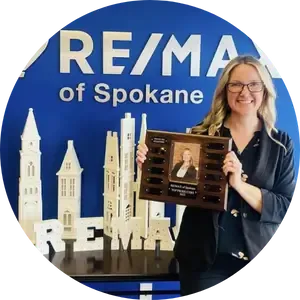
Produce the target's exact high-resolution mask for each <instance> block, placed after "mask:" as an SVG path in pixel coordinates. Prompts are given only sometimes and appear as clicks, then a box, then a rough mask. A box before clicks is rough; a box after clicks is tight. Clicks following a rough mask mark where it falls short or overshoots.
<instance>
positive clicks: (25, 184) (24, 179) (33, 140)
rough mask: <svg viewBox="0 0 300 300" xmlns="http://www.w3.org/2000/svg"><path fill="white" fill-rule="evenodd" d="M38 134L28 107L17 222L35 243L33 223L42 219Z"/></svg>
mask: <svg viewBox="0 0 300 300" xmlns="http://www.w3.org/2000/svg"><path fill="white" fill-rule="evenodd" d="M40 140H41V138H40V135H39V133H38V129H37V126H36V122H35V118H34V114H33V109H32V108H30V109H29V112H28V116H27V120H26V123H25V127H24V130H23V133H22V135H21V144H22V145H21V150H20V179H19V203H18V204H19V222H20V224H21V226H22V228H23V230H24V231H25V233H26V234H27V236H28V237H29V238H30V240H31V242H32V243H34V244H35V243H36V238H35V233H34V223H36V222H40V221H42V183H41V152H40Z"/></svg>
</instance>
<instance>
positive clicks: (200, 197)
mask: <svg viewBox="0 0 300 300" xmlns="http://www.w3.org/2000/svg"><path fill="white" fill-rule="evenodd" d="M145 144H146V145H147V147H148V149H149V151H148V154H147V159H146V160H145V162H144V163H143V167H142V178H141V186H140V195H139V197H140V199H145V200H153V201H161V202H170V203H175V204H183V205H187V206H198V207H202V208H206V209H211V210H219V211H223V210H226V209H227V193H228V183H227V178H226V177H225V175H224V173H223V171H222V166H223V161H224V158H225V156H226V154H227V153H228V151H230V150H231V145H232V140H231V138H226V137H215V136H207V135H198V134H186V133H173V132H164V131H153V130H148V131H147V133H146V140H145Z"/></svg>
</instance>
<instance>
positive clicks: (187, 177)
mask: <svg viewBox="0 0 300 300" xmlns="http://www.w3.org/2000/svg"><path fill="white" fill-rule="evenodd" d="M200 147H201V145H200V144H195V143H183V142H173V143H172V146H171V149H172V150H171V157H170V170H169V181H173V182H180V183H189V184H195V185H197V184H198V179H199V159H200Z"/></svg>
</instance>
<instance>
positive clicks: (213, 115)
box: [192, 55, 285, 148]
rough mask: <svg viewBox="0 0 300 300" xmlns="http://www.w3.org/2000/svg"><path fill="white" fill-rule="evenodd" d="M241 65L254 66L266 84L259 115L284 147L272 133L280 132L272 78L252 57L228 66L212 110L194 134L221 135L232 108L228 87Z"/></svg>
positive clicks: (220, 81)
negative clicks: (276, 126)
mask: <svg viewBox="0 0 300 300" xmlns="http://www.w3.org/2000/svg"><path fill="white" fill-rule="evenodd" d="M241 64H246V65H250V66H253V67H254V68H255V69H256V70H257V72H258V74H259V76H260V78H261V80H262V82H263V83H264V95H263V101H262V104H261V106H260V108H259V109H258V115H259V117H260V118H261V119H262V120H263V121H264V123H265V127H266V131H267V134H268V136H269V137H270V138H271V139H272V140H273V141H274V142H276V143H277V144H279V145H280V146H282V147H284V145H282V144H281V143H280V142H279V141H277V140H275V139H274V138H273V137H272V131H274V132H278V130H277V129H276V128H275V122H276V116H277V114H276V106H275V99H276V91H275V88H274V85H273V81H272V78H271V76H270V74H269V72H268V70H267V69H266V68H265V67H264V66H263V65H262V64H261V63H260V62H259V61H258V60H257V59H256V58H254V57H253V56H250V55H241V56H237V57H235V58H234V59H232V60H231V61H230V62H229V63H228V64H227V65H226V67H225V68H224V70H223V72H222V74H221V77H220V79H219V82H218V85H217V87H216V90H215V92H214V96H213V101H212V105H211V109H210V111H209V113H208V114H207V115H206V117H205V118H204V120H203V122H202V123H201V124H199V125H197V126H195V127H193V128H192V133H197V134H202V133H204V132H208V135H216V134H217V135H220V129H221V127H222V125H223V123H224V121H225V119H226V118H227V117H228V115H229V113H230V108H229V105H228V102H227V91H226V86H227V83H228V81H229V79H230V76H231V73H232V71H233V69H234V68H235V67H237V66H238V65H241ZM284 148H285V147H284Z"/></svg>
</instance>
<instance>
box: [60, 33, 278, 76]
mask: <svg viewBox="0 0 300 300" xmlns="http://www.w3.org/2000/svg"><path fill="white" fill-rule="evenodd" d="M162 37H163V33H151V34H150V37H149V39H148V40H147V42H146V44H145V46H144V48H143V49H142V50H141V52H140V54H139V56H138V58H137V60H136V62H135V64H134V65H133V67H132V69H131V71H130V75H135V76H139V75H142V74H143V72H144V71H145V69H146V68H147V66H148V65H149V62H150V60H151V57H152V56H153V54H154V52H155V51H156V49H157V46H158V44H159V43H160V41H161V39H162ZM132 38H133V34H132V32H117V31H103V33H102V42H103V43H102V45H103V49H102V73H103V74H116V75H121V74H122V73H123V71H124V69H125V66H122V65H120V64H119V65H115V64H114V58H128V59H130V49H128V48H120V47H118V48H115V47H114V42H117V41H118V42H120V41H121V42H122V41H127V42H128V41H132ZM72 40H79V41H81V43H82V49H80V50H79V51H74V50H71V41H72ZM254 46H255V48H256V49H257V52H258V53H259V55H260V61H261V63H262V64H263V65H265V66H266V67H267V68H268V70H269V72H270V74H271V76H272V77H273V78H280V75H279V74H278V72H277V71H276V69H275V68H274V66H273V65H272V64H271V62H270V61H269V60H268V58H267V57H266V56H265V54H264V53H263V52H262V51H261V50H260V49H259V48H258V47H257V46H256V45H254ZM93 50H94V41H93V39H92V37H91V36H90V35H89V34H88V33H86V32H84V31H74V30H61V31H60V72H61V73H71V61H75V62H76V63H77V65H78V67H79V68H80V70H81V72H82V73H83V74H95V72H94V70H93V68H92V66H91V65H90V64H89V62H88V60H87V58H88V57H89V56H90V55H91V54H92V53H93ZM225 54H227V56H228V58H229V60H230V59H232V58H234V57H236V56H237V55H238V52H237V49H236V46H235V43H234V40H233V38H232V36H231V35H223V36H222V37H221V39H220V42H219V44H218V46H217V48H216V51H215V53H214V56H213V59H212V61H211V63H210V65H209V68H208V71H207V73H206V76H207V77H215V76H216V75H217V73H218V70H219V69H223V68H224V67H225V66H226V64H227V63H228V62H229V60H228V59H223V58H224V56H225ZM174 56H175V57H176V58H177V60H178V61H179V62H180V63H183V62H184V61H185V60H186V59H187V58H188V57H189V56H190V64H189V71H190V72H189V74H190V76H193V77H199V76H200V70H201V35H200V34H191V35H190V36H189V37H188V38H187V40H186V41H185V43H184V44H183V45H181V44H179V42H178V41H177V39H176V37H175V35H171V37H170V38H169V40H168V42H167V44H166V46H165V47H164V49H163V51H162V60H161V64H162V65H161V70H162V74H161V75H162V76H172V74H173V73H172V65H173V64H172V60H173V58H174Z"/></svg>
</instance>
